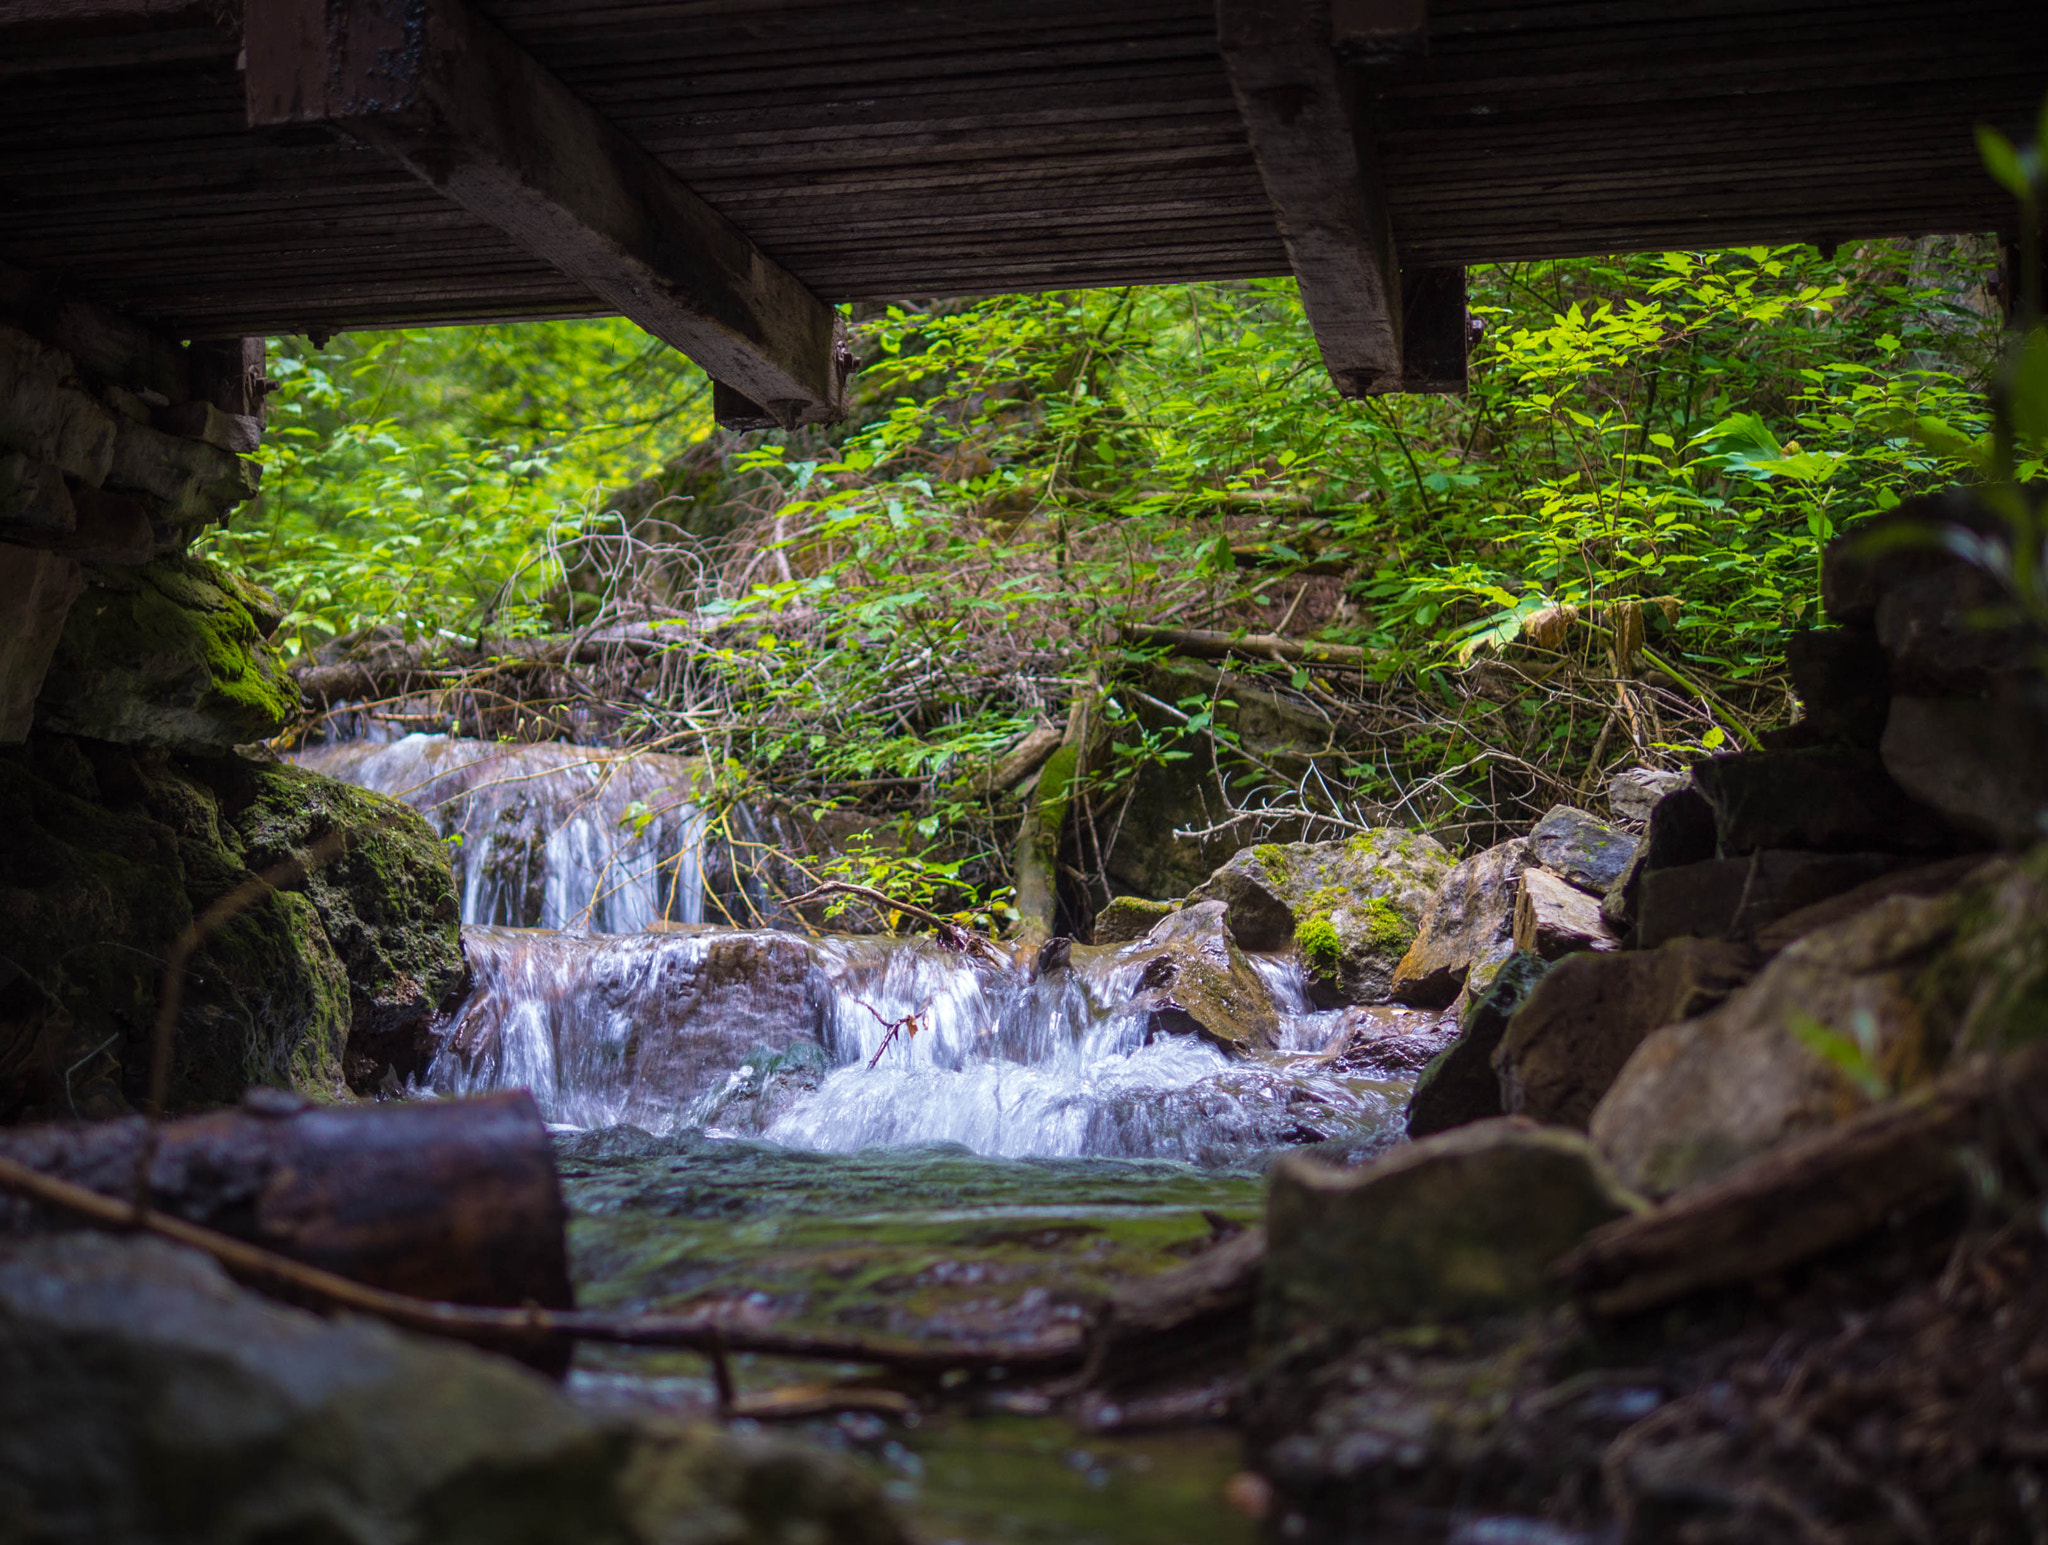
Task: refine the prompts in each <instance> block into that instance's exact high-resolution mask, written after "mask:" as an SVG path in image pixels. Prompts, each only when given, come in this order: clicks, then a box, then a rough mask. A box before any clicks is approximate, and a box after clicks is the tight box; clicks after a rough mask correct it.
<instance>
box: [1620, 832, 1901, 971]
mask: <svg viewBox="0 0 2048 1545" xmlns="http://www.w3.org/2000/svg"><path fill="white" fill-rule="evenodd" d="M1911 863H1912V860H1911V859H1909V858H1906V857H1903V856H1902V855H1900V854H1897V853H1806V852H1799V851H1790V852H1788V851H1783V850H1764V851H1760V852H1756V853H1752V854H1750V855H1749V856H1748V857H1746V858H1711V859H1708V860H1706V861H1705V862H1703V863H1697V864H1680V865H1678V866H1677V867H1675V868H1671V869H1658V870H1653V871H1652V872H1650V873H1649V874H1646V875H1644V876H1643V877H1642V890H1641V899H1640V901H1639V903H1638V907H1637V916H1636V929H1635V935H1634V944H1635V947H1636V948H1637V949H1646V950H1648V949H1655V948H1657V947H1658V946H1659V945H1661V944H1663V943H1665V942H1667V941H1668V940H1671V939H1679V938H1695V939H1747V938H1750V937H1752V936H1754V935H1755V933H1756V932H1757V930H1758V929H1760V928H1763V927H1765V926H1767V925H1768V924H1770V923H1772V922H1774V921H1776V920H1777V919H1778V918H1781V917H1784V916H1786V915H1787V914H1788V913H1792V912H1796V911H1798V910H1799V909H1801V908H1802V907H1808V906H1812V905H1813V904H1814V903H1815V902H1819V901H1824V900H1826V899H1827V898H1828V897H1829V896H1834V895H1838V894H1840V893H1841V892H1843V891H1846V890H1849V889H1851V888H1852V887H1854V886H1858V885H1862V884H1864V883H1865V882H1866V881H1869V880H1873V879H1876V878H1877V877H1878V876H1880V875H1883V874H1887V873H1889V872H1891V871H1892V870H1895V869H1902V868H1906V867H1908V866H1909V865H1911Z"/></svg>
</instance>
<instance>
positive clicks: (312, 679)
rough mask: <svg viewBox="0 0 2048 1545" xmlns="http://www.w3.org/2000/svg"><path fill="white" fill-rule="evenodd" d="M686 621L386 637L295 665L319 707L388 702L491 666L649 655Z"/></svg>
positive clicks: (679, 637)
mask: <svg viewBox="0 0 2048 1545" xmlns="http://www.w3.org/2000/svg"><path fill="white" fill-rule="evenodd" d="M687 636H688V635H687V634H686V633H685V632H684V631H683V630H681V629H672V630H671V629H664V630H660V631H657V630H655V629H652V628H646V627H637V626H636V627H634V628H633V630H632V631H630V632H628V631H619V630H606V631H603V632H596V633H578V634H564V635H557V636H554V637H549V638H507V639H490V640H487V641H486V642H485V644H484V646H483V647H482V648H464V647H451V646H449V645H447V644H445V643H443V642H441V641H439V640H435V641H431V642H427V643H420V644H408V645H397V646H393V645H385V646H382V647H380V648H377V649H375V650H373V651H371V652H370V653H369V654H368V656H367V657H366V658H363V659H360V660H340V661H337V662H335V663H334V664H331V665H304V666H300V667H297V668H295V669H294V670H293V671H292V679H293V680H294V681H296V682H297V683H298V688H299V694H300V696H302V697H303V698H305V700H306V702H307V703H308V704H310V705H311V706H312V707H313V708H314V709H316V710H325V709H330V708H333V707H335V706H336V705H337V704H341V703H360V702H384V701H388V700H391V699H395V698H404V697H411V696H414V695H415V694H418V693H423V692H440V691H445V690H447V689H448V688H450V687H456V686H460V685H461V684H462V682H463V680H464V679H465V678H467V677H474V676H479V675H483V674H486V673H489V672H492V671H505V670H521V669H532V668H539V667H546V666H562V665H602V664H604V663H605V662H606V661H608V660H612V659H615V658H617V657H618V656H619V655H621V654H630V655H633V656H635V657H638V658H646V657H651V656H653V655H657V654H660V653H661V652H662V651H663V650H665V649H669V648H672V647H674V646H675V645H677V644H679V643H681V642H682V641H683V640H684V639H685V638H686V637H687Z"/></svg>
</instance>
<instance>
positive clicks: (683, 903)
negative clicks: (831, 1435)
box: [304, 736, 1421, 1163]
mask: <svg viewBox="0 0 2048 1545" xmlns="http://www.w3.org/2000/svg"><path fill="white" fill-rule="evenodd" d="M304 760H305V761H306V763H307V765H310V766H313V767H315V768H317V769H318V770H320V771H324V772H328V773H330V774H333V775H335V776H339V777H343V778H347V779H350V780H351V781H354V782H357V783H361V784H364V785H365V786H368V787H371V788H376V789H380V790H382V791H384V792H387V793H391V794H395V795H397V796H398V797H400V798H402V799H405V800H406V801H408V802H409V803H411V804H413V805H415V806H416V807H418V808H420V809H421V810H423V811H424V812H426V813H428V815H429V818H430V819H431V820H433V821H434V823H435V825H436V826H437V828H438V829H439V830H441V831H442V832H443V833H444V834H446V835H450V836H455V835H459V836H460V837H461V839H462V840H461V843H460V846H459V847H458V848H457V856H456V862H457V865H458V871H459V875H460V879H461V885H462V894H463V917H464V921H465V923H466V924H468V925H469V926H467V927H466V928H465V931H464V948H465V951H466V953H467V955H468V957H469V961H470V966H471V974H472V986H471V989H470V992H469V994H468V996H467V997H466V999H465V1000H464V1001H463V1003H462V1004H461V1005H460V1006H459V1007H458V1008H457V1009H456V1010H455V1011H454V1013H453V1014H452V1015H451V1016H450V1017H449V1018H448V1020H447V1022H446V1024H445V1026H444V1027H443V1032H442V1039H441V1049H440V1051H439V1053H438V1055H437V1056H436V1057H435V1059H434V1061H433V1064H432V1066H431V1068H430V1070H429V1073H428V1076H427V1083H428V1085H429V1088H430V1089H431V1090H432V1091H433V1092H437V1093H443V1094H460V1093H469V1092H477V1091H482V1090H486V1089H494V1088H502V1087H510V1086H520V1087H526V1088H530V1089H532V1090H533V1092H534V1095H535V1097H536V1098H537V1099H538V1100H539V1102H540V1105H541V1108H542V1110H543V1111H544V1112H545V1113H546V1115H547V1117H548V1119H549V1120H550V1121H553V1122H556V1123H559V1124H561V1125H564V1126H570V1127H579V1128H596V1127H607V1126H615V1125H631V1126H636V1127H641V1128H644V1129H646V1130H647V1131H650V1132H653V1133H656V1134H660V1135H667V1134H671V1133H674V1132H678V1131H681V1130H683V1129H686V1128H701V1129H703V1130H705V1131H707V1132H709V1133H711V1134H713V1135H730V1136H748V1137H756V1138H765V1139H766V1140H768V1141H770V1142H773V1143H777V1144H781V1145H785V1146H788V1147H793V1148H806V1149H815V1150H826V1151H835V1152H849V1151H853V1150H856V1149H861V1148H867V1147H872V1146H881V1145H905V1144H927V1143H934V1142H950V1143H960V1144H964V1145H965V1146H967V1147H969V1148H971V1149H973V1150H975V1151H976V1152H979V1153H983V1154H989V1155H1007V1156H1046V1157H1081V1156H1091V1155H1093V1156H1103V1157H1141V1158H1171V1159H1183V1160H1189V1161H1195V1162H1203V1163H1216V1162H1227V1161H1233V1160H1242V1159H1245V1158H1248V1157H1251V1156H1253V1155H1255V1154H1257V1153H1260V1152H1263V1151H1266V1150H1270V1149H1273V1148H1276V1147H1280V1146H1283V1145H1287V1144H1296V1143H1304V1142H1316V1141H1324V1140H1341V1141H1343V1142H1345V1143H1348V1144H1357V1143H1361V1142H1362V1143H1368V1144H1370V1143H1372V1142H1374V1141H1375V1140H1377V1139H1378V1138H1379V1137H1381V1136H1382V1135H1390V1134H1391V1131H1392V1129H1393V1127H1394V1125H1395V1118H1396V1115H1397V1113H1398V1104H1399V1100H1400V1098H1401V1097H1402V1095H1403V1094H1404V1093H1405V1088H1404V1082H1403V1077H1402V1070H1400V1069H1398V1068H1396V1069H1392V1070H1389V1069H1375V1068H1371V1067H1367V1068H1364V1069H1359V1068H1353V1067H1346V1066H1344V1065H1342V1064H1340V1063H1338V1062H1336V1061H1334V1060H1333V1059H1332V1058H1331V1057H1329V1056H1327V1055H1325V1048H1326V1047H1331V1046H1333V1045H1336V1044H1339V1043H1342V1042H1344V1041H1346V1040H1348V1039H1349V1036H1350V1032H1351V1031H1352V1029H1354V1028H1355V1027H1356V1025H1357V1022H1358V1017H1359V1016H1360V1015H1361V1014H1370V1013H1372V1012H1373V1011H1365V1010H1357V1009H1351V1010H1345V1011H1341V1012H1318V1011H1316V1010H1315V1009H1314V1008H1313V1007H1312V1006H1311V1004H1310V1003H1309V1001H1308V998H1307V995H1306V992H1305V985H1306V984H1305V983H1304V982H1303V980H1302V978H1301V974H1300V966H1299V962H1298V960H1297V959H1295V958H1293V957H1291V956H1251V957H1248V960H1249V965H1250V967H1251V970H1252V972H1253V973H1255V977H1254V980H1253V982H1252V984H1251V985H1252V987H1253V988H1254V989H1258V990H1262V991H1263V993H1264V995H1265V997H1266V998H1267V999H1269V1000H1270V1003H1269V1004H1268V1005H1266V1007H1268V1008H1270V1011H1271V1016H1272V1018H1273V1019H1274V1021H1275V1022H1276V1023H1277V1025H1278V1035H1277V1037H1275V1038H1274V1039H1273V1041H1272V1043H1271V1044H1270V1045H1269V1046H1265V1047H1261V1048H1255V1049H1249V1050H1247V1049H1242V1048H1240V1049H1225V1048H1224V1047H1223V1046H1221V1045H1218V1044H1216V1043H1215V1042H1213V1041H1211V1040H1210V1039H1207V1038H1205V1037H1204V1036H1202V1035H1199V1034H1194V1033H1188V1032H1187V1031H1185V1030H1184V1029H1183V1030H1180V1031H1178V1032H1173V1031H1169V1030H1168V1029H1165V1028H1162V1021H1161V1020H1160V1019H1159V1017H1158V1015H1157V1014H1156V1013H1155V1012H1154V1006H1155V1000H1154V995H1153V994H1151V993H1150V992H1149V991H1148V983H1147V979H1146V978H1145V969H1146V965H1147V962H1148V961H1150V960H1151V959H1152V958H1153V956H1155V955H1156V954H1157V953H1158V950H1157V949H1156V948H1152V949H1149V950H1148V947H1147V946H1146V944H1145V943H1144V942H1142V941H1141V942H1140V943H1137V944H1131V945H1124V946H1104V947H1101V948H1087V947H1076V948H1075V949H1074V950H1073V952H1072V958H1071V962H1070V963H1067V964H1062V965H1058V966H1056V967H1054V968H1052V969H1048V970H1046V971H1044V972H1042V973H1041V972H1040V971H1038V970H1037V969H1036V967H1035V965H1033V964H1029V963H1022V962H1020V963H1018V964H1016V965H1012V966H998V965H995V964H993V963H990V962H988V961H984V960H978V959H974V958H970V957H966V956H961V955H956V954H952V953H950V952H948V951H946V950H944V949H942V948H941V947H940V946H939V945H937V944H936V943H934V942H932V941H929V940H921V939H901V938H867V937H848V936H829V937H825V938H810V937H807V936H805V935H801V934H797V933H792V932H781V931H775V930H741V929H733V928H711V927H704V926H692V925H697V924H698V919H699V918H700V917H701V913H702V905H703V902H702V878H701V877H702V874H703V861H702V853H701V844H702V832H703V819H702V817H701V815H700V814H699V813H698V812H697V811H696V810H695V809H693V808H692V807H691V806H690V805H689V803H688V801H687V798H686V797H685V791H687V789H688V787H689V775H690V773H691V772H692V771H693V768H692V765H691V764H689V763H687V762H682V761H681V760H680V759H676V758H668V757H658V756H650V755H646V754H638V755H636V754H631V753H622V752H602V751H591V750H589V749H587V748H583V747H571V746H545V745H537V746H492V745H488V744H486V743H481V742H474V741H456V740H450V739H446V738H443V737H436V736H410V737H407V738H406V739H404V740H399V741H395V742H391V743H389V744H385V745H377V746H370V745H349V746H343V747H339V748H329V749H325V750H322V751H319V752H315V753H311V754H309V755H307V756H306V757H305V758H304ZM643 815H644V816H645V819H643V818H642V817H643ZM658 921H659V922H660V923H661V924H662V926H661V927H660V928H659V929H658V930H656V931H646V930H647V929H648V925H649V924H653V923H656V922H658ZM533 922H542V923H543V924H545V925H546V926H545V927H544V928H542V929H533V928H530V927H519V926H510V927H508V926H504V925H506V924H514V925H517V924H529V923H533ZM1385 1012H1391V1013H1392V1014H1393V1015H1395V1016H1396V1017H1398V1016H1399V1014H1400V1012H1401V1011H1385ZM1416 1017H1417V1018H1420V1017H1421V1016H1416ZM892 1027H894V1028H893V1033H892ZM1388 1028H1395V1027H1394V1026H1391V1025H1390V1026H1389V1027H1388Z"/></svg>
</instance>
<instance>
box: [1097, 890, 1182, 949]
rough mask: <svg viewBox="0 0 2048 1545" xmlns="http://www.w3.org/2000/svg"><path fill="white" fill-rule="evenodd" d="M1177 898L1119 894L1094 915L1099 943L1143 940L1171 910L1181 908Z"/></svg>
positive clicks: (1125, 942) (1123, 942) (1124, 942)
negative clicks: (1155, 899)
mask: <svg viewBox="0 0 2048 1545" xmlns="http://www.w3.org/2000/svg"><path fill="white" fill-rule="evenodd" d="M1179 908H1180V903H1179V902H1177V901H1147V900H1145V899H1144V898H1143V897H1142V896H1117V897H1113V898H1112V899H1111V900H1110V902H1109V904H1108V905H1107V906H1105V907H1104V908H1103V909H1102V910H1101V911H1100V912H1098V913H1096V914H1095V942H1096V943H1097V944H1128V943H1129V942H1130V941H1131V940H1133V939H1142V938H1144V937H1145V935H1146V934H1148V933H1150V932H1151V931H1152V929H1153V928H1154V927H1155V926H1156V925H1157V924H1158V922H1159V920H1160V919H1161V918H1163V917H1165V916H1166V915H1167V914H1168V913H1171V912H1175V911H1178V910H1179Z"/></svg>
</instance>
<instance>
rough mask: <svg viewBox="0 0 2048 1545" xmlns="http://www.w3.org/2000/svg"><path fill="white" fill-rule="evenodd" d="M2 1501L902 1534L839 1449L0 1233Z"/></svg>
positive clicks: (132, 1253)
mask: <svg viewBox="0 0 2048 1545" xmlns="http://www.w3.org/2000/svg"><path fill="white" fill-rule="evenodd" d="M0 1370H4V1376H0V1517H7V1518H10V1519H13V1520H16V1521H18V1522H20V1523H24V1524H26V1523H27V1521H29V1520H33V1523H32V1525H29V1526H28V1527H29V1532H28V1534H27V1535H25V1536H24V1538H34V1539H48V1540H122V1541H130V1542H134V1545H157V1542H163V1545H170V1542H174V1541H200V1540H204V1541H209V1542H220V1545H258V1542H267V1541H283V1540H307V1541H313V1540H318V1541H337V1542H338V1541H350V1542H354V1545H387V1542H388V1545H418V1542H428V1541H431V1542H436V1545H469V1542H473V1545H485V1542H490V1545H521V1542H530V1545H553V1542H556V1541H563V1540H576V1541H579V1542H584V1541H587V1542H591V1545H638V1542H645V1545H657V1542H675V1541H681V1540H692V1541H705V1542H707V1545H708V1542H712V1541H718V1542H725V1545H752V1542H760V1545H768V1542H771V1541H774V1542H782V1541H788V1540H793V1539H806V1540H827V1539H829V1540H833V1541H846V1542H848V1545H856V1542H858V1545H896V1542H900V1541H903V1540H904V1538H905V1536H904V1535H903V1533H902V1532H901V1530H900V1529H899V1528H898V1526H897V1525H896V1524H895V1522H894V1521H893V1520H892V1519H891V1518H890V1517H889V1516H888V1513H887V1510H886V1509H885V1507H884V1506H883V1504H882V1503H881V1500H880V1499H879V1497H878V1496H877V1495H876V1493H875V1489H874V1487H873V1485H872V1483H870V1482H867V1481H865V1480H863V1479H861V1478H860V1477H858V1476H857V1475H856V1474H854V1473H853V1471H852V1469H851V1467H850V1466H847V1465H845V1464H844V1463H843V1462H840V1461H835V1460H833V1459H832V1458H830V1457H829V1456H826V1455H824V1454H820V1453H817V1452H816V1451H799V1450H796V1449H793V1448H791V1447H788V1446H785V1445H782V1444H778V1443H771V1442H767V1441H765V1440H761V1439H758V1438H741V1437H728V1436H726V1435H724V1434H721V1433H715V1432H710V1431H705V1430H703V1429H697V1428H685V1427H681V1426H658V1425H654V1424H646V1425H629V1424H626V1423H622V1422H601V1421H599V1420H597V1419H594V1418H592V1417H590V1416H586V1415H585V1414H584V1413H583V1412H581V1411H580V1410H578V1409H577V1408H576V1406H574V1405H573V1404H572V1403H571V1402H570V1401H569V1400H568V1399H567V1398H566V1397H565V1396H564V1395H563V1394H562V1393H561V1392H560V1391H559V1390H557V1389H556V1388H555V1387H554V1386H553V1385H551V1384H549V1383H548V1382H547V1381H546V1380H544V1379H542V1378H541V1377H539V1376H538V1375H536V1374H533V1373H530V1372H528V1371H527V1370H525V1369H522V1368H520V1367H518V1366H516V1365H515V1364H513V1363H512V1362H510V1361H508V1360H506V1359H504V1358H500V1357H494V1356H490V1355H487V1354H483V1353H478V1352H472V1351H468V1350H466V1349H463V1348H460V1347H457V1346H454V1345H452V1344H450V1343H447V1342H434V1341H429V1340H426V1339H424V1338H418V1337H411V1336H405V1335H401V1334H399V1333H398V1332H395V1331H392V1330H389V1329H387V1328H386V1327H384V1326H382V1325H380V1324H377V1323H375V1322H373V1321H370V1320H366V1319H359V1318H353V1317H346V1316H345V1317H341V1318H336V1319H322V1318H319V1317H317V1316H315V1315H312V1314H308V1313H306V1312H304V1311H301V1310H297V1309H290V1308H286V1307H284V1306H282V1305H279V1304H275V1303H272V1302H269V1301H267V1300H264V1299H261V1298H258V1297H256V1296H255V1295H254V1294H251V1293H247V1292H244V1291H242V1290H240V1289H237V1288H236V1287H234V1286H233V1285H232V1284H231V1283H230V1282H229V1281H228V1280H227V1278H226V1277H225V1276H224V1275H223V1274H222V1273H221V1272H220V1270H219V1269H218V1268H217V1267H215V1266H214V1265H213V1264H212V1263H211V1262H210V1261H208V1260H206V1259H205V1258H204V1257H202V1256H199V1255H197V1254H194V1253H190V1252H187V1251H184V1250H180V1249H177V1248H175V1247H173V1246H170V1245H168V1244H165V1243H163V1242H161V1241H157V1240H153V1239H138V1238H116V1237H112V1236H108V1235H101V1234H89V1233H78V1234H63V1235H56V1236H44V1237H41V1238H32V1239H27V1240H21V1241H8V1242H5V1243H0Z"/></svg>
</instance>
